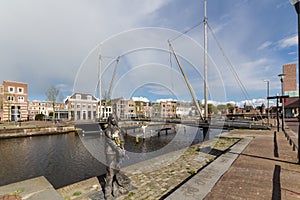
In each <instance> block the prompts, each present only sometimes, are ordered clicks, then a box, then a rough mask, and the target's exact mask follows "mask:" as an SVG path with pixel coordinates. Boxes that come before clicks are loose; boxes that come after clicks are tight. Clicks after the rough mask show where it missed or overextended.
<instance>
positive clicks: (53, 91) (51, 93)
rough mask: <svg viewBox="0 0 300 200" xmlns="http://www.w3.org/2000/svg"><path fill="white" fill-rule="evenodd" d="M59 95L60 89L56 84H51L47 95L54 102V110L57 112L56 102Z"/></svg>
mask: <svg viewBox="0 0 300 200" xmlns="http://www.w3.org/2000/svg"><path fill="white" fill-rule="evenodd" d="M58 95H59V89H58V88H56V87H54V86H51V87H50V88H48V90H47V91H46V97H47V100H48V101H50V102H51V103H52V107H53V112H55V103H56V101H57V97H58Z"/></svg>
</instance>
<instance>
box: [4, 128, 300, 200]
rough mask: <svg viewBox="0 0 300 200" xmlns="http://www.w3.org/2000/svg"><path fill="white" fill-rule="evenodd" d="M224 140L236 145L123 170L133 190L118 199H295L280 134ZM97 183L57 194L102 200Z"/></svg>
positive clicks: (298, 191)
mask: <svg viewBox="0 0 300 200" xmlns="http://www.w3.org/2000/svg"><path fill="white" fill-rule="evenodd" d="M223 136H224V137H227V138H241V140H240V141H239V142H238V143H236V144H235V145H234V146H232V147H230V146H231V145H232V143H233V142H234V140H231V139H222V140H219V142H218V141H217V139H214V140H211V141H209V142H206V143H204V144H202V145H195V146H193V147H191V148H190V149H188V150H187V151H185V152H172V153H169V154H167V155H163V156H160V157H157V158H155V159H151V160H148V161H144V162H141V163H138V164H135V165H133V166H129V167H126V168H124V169H122V170H123V171H124V172H125V173H126V174H127V175H128V176H129V177H130V179H131V180H132V185H133V189H132V190H131V191H130V193H129V194H127V195H124V196H122V197H120V198H118V199H300V181H299V180H300V165H299V164H296V162H297V155H296V151H293V150H292V147H291V146H290V145H289V142H288V141H287V140H286V138H285V136H284V134H283V133H282V132H278V133H277V132H275V130H233V131H230V132H229V133H226V134H223ZM211 147H212V148H211ZM228 147H230V148H228ZM226 149H227V150H226ZM220 153H222V154H220ZM178 155H180V156H178ZM216 156H218V157H216ZM161 163H164V165H163V166H164V167H160V166H161ZM102 181H103V180H102V179H101V177H98V178H97V177H94V178H91V179H88V180H85V181H82V182H79V183H75V184H73V185H70V186H66V187H63V188H60V189H58V190H56V192H57V193H58V194H59V195H60V196H62V199H76V200H88V199H92V200H96V199H103V196H102V195H103V194H102V189H101V184H102V183H103V182H102ZM4 187H5V189H6V190H5V191H9V190H11V191H15V190H17V189H18V188H17V187H16V185H15V188H9V186H3V187H0V195H1V194H3V191H2V189H3V188H4ZM25 193H26V191H22V192H21V193H20V194H19V195H20V196H22V195H23V194H25ZM27 197H28V194H27ZM26 199H31V198H26ZM49 199H51V197H49Z"/></svg>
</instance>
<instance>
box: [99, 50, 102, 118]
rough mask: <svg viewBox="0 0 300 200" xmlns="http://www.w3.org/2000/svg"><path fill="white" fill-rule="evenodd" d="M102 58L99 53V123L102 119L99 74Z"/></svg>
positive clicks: (100, 72) (100, 79) (100, 80)
mask: <svg viewBox="0 0 300 200" xmlns="http://www.w3.org/2000/svg"><path fill="white" fill-rule="evenodd" d="M101 65H102V57H101V53H100V54H99V107H100V109H99V120H100V121H101V119H102V100H101V98H102V78H101V74H102V69H101V68H102V66H101Z"/></svg>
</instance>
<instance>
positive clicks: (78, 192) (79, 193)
mask: <svg viewBox="0 0 300 200" xmlns="http://www.w3.org/2000/svg"><path fill="white" fill-rule="evenodd" d="M81 194H82V192H80V191H77V192H74V193H73V196H79V195H81Z"/></svg>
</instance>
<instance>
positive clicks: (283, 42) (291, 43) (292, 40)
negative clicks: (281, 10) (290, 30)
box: [277, 35, 298, 49]
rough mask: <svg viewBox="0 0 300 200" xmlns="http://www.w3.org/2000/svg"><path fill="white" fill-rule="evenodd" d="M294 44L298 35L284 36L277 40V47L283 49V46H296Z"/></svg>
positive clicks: (296, 43)
mask: <svg viewBox="0 0 300 200" xmlns="http://www.w3.org/2000/svg"><path fill="white" fill-rule="evenodd" d="M296 45H298V36H297V35H294V36H290V37H286V38H284V39H282V40H280V41H279V42H278V45H277V47H278V48H279V49H285V48H288V47H291V46H296Z"/></svg>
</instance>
